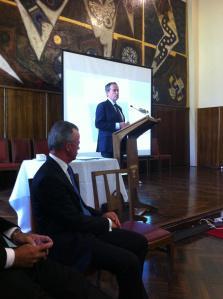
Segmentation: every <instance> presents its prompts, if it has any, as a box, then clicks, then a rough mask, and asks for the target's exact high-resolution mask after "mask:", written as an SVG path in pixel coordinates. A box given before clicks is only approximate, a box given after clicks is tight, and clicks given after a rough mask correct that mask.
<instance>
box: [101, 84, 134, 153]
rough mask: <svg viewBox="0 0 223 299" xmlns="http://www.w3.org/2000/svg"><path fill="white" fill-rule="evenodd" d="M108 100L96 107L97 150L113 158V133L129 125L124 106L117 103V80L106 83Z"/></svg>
mask: <svg viewBox="0 0 223 299" xmlns="http://www.w3.org/2000/svg"><path fill="white" fill-rule="evenodd" d="M105 93H106V96H107V100H106V101H103V102H101V103H99V104H98V105H97V108H96V115H95V126H96V128H97V129H98V140H97V149H96V151H97V152H101V155H102V157H104V158H113V145H112V133H113V132H116V131H118V130H120V129H122V128H125V127H126V126H128V125H129V122H125V116H124V114H123V112H122V108H121V107H120V106H119V105H117V103H116V102H117V100H118V98H119V87H118V84H117V83H116V82H109V83H107V84H106V85H105Z"/></svg>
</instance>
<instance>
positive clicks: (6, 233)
mask: <svg viewBox="0 0 223 299" xmlns="http://www.w3.org/2000/svg"><path fill="white" fill-rule="evenodd" d="M16 229H18V226H14V227H12V228H10V229H8V230H5V231H4V233H3V234H4V236H6V237H7V238H9V239H11V236H12V234H13V233H14V231H15V230H16Z"/></svg>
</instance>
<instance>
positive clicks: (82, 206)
mask: <svg viewBox="0 0 223 299" xmlns="http://www.w3.org/2000/svg"><path fill="white" fill-rule="evenodd" d="M67 172H68V174H69V177H70V179H71V182H72V185H73V188H74V192H75V193H76V194H77V195H78V198H79V202H80V205H81V208H82V211H83V213H84V215H88V216H90V215H91V213H90V212H89V210H88V209H86V208H85V206H84V204H83V202H82V198H81V196H80V192H79V190H78V188H77V184H76V181H75V176H74V172H73V169H72V167H71V166H70V165H68V166H67Z"/></svg>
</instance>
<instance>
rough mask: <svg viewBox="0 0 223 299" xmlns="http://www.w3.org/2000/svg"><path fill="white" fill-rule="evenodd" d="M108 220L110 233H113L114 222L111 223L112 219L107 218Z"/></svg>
mask: <svg viewBox="0 0 223 299" xmlns="http://www.w3.org/2000/svg"><path fill="white" fill-rule="evenodd" d="M107 219H108V222H109V230H108V231H109V232H111V231H112V221H111V219H110V218H107Z"/></svg>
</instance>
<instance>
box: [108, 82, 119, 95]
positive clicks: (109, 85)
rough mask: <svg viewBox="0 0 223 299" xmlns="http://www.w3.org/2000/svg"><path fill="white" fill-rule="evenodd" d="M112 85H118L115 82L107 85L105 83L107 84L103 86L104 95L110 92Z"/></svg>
mask: <svg viewBox="0 0 223 299" xmlns="http://www.w3.org/2000/svg"><path fill="white" fill-rule="evenodd" d="M113 84H115V85H118V84H117V83H116V82H109V83H107V84H106V85H105V92H106V94H107V93H108V92H109V91H110V87H111V85H113Z"/></svg>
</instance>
